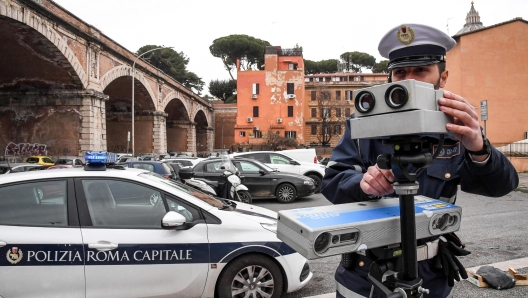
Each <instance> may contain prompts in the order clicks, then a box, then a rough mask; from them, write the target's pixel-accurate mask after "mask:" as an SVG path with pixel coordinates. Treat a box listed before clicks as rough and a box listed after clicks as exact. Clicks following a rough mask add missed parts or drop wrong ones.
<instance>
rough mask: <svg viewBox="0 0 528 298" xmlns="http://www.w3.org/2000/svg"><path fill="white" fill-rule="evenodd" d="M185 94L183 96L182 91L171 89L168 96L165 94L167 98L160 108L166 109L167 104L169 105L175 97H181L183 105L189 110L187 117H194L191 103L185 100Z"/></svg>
mask: <svg viewBox="0 0 528 298" xmlns="http://www.w3.org/2000/svg"><path fill="white" fill-rule="evenodd" d="M182 97H183V96H181V93H180V92H178V91H171V92H170V93H169V94H167V96H165V98H164V99H163V100H162V106H161V107H160V110H161V111H165V109H166V108H167V106H168V105H169V103H170V102H171V101H172V100H173V99H179V100H180V101H181V103H182V104H183V106H184V107H185V110H186V111H187V118H188V119H192V117H191V107H190V104H189V101H188V100H185V99H183V98H182Z"/></svg>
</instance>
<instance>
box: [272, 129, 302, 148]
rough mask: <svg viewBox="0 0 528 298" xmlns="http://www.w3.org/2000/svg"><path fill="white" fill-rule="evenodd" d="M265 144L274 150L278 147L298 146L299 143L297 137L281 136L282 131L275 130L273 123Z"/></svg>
mask: <svg viewBox="0 0 528 298" xmlns="http://www.w3.org/2000/svg"><path fill="white" fill-rule="evenodd" d="M264 144H265V145H266V146H268V148H269V149H270V150H272V151H275V150H277V149H284V148H291V147H297V146H298V145H299V144H298V142H297V139H293V138H287V137H285V136H281V135H280V132H279V131H278V130H274V129H273V126H271V125H270V127H269V129H268V138H267V140H266V142H265V143H264Z"/></svg>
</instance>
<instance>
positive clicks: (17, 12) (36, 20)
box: [0, 1, 88, 89]
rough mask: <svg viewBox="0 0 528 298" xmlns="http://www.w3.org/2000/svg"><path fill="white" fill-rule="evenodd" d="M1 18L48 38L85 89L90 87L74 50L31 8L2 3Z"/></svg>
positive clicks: (0, 3) (0, 7)
mask: <svg viewBox="0 0 528 298" xmlns="http://www.w3.org/2000/svg"><path fill="white" fill-rule="evenodd" d="M0 16H4V17H6V18H9V19H12V20H14V21H17V22H20V23H23V24H25V25H27V26H29V27H31V28H33V29H35V30H36V31H38V32H39V33H40V34H42V35H43V36H44V37H46V38H47V39H48V40H49V41H50V42H51V43H52V44H53V45H54V46H55V47H56V48H57V49H58V50H59V51H60V52H61V53H62V55H64V57H65V58H66V60H67V61H68V62H69V63H70V65H71V67H72V69H73V70H74V71H75V73H76V75H77V77H78V78H79V81H80V82H81V83H82V86H83V89H85V88H86V87H87V86H88V75H87V74H86V72H85V71H84V69H83V67H82V65H81V63H80V62H79V60H78V59H77V57H76V56H75V54H74V52H73V50H72V49H71V48H70V47H69V46H68V43H67V42H66V41H64V39H63V38H62V37H61V35H60V34H59V33H57V31H56V30H55V29H53V28H52V27H51V25H50V22H49V21H48V20H47V19H45V18H43V17H41V16H39V15H37V14H35V13H34V12H33V11H32V10H31V9H30V8H29V7H27V6H25V7H23V9H22V7H21V6H19V5H17V4H16V3H12V2H11V3H9V5H8V4H7V3H6V2H4V1H0Z"/></svg>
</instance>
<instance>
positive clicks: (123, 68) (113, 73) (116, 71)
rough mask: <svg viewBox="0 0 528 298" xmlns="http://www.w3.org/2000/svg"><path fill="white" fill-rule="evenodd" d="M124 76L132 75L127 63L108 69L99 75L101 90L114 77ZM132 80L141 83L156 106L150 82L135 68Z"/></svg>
mask: <svg viewBox="0 0 528 298" xmlns="http://www.w3.org/2000/svg"><path fill="white" fill-rule="evenodd" d="M125 76H128V77H132V67H130V66H127V65H120V66H117V67H114V68H112V69H111V70H110V71H108V72H107V73H105V74H104V75H103V76H102V77H101V90H105V89H106V87H107V86H108V85H110V83H112V82H113V81H114V80H115V79H117V78H120V77H125ZM134 80H138V81H139V82H141V83H142V84H143V86H144V87H145V89H146V90H147V92H148V94H149V96H150V99H151V100H152V104H153V105H154V106H156V96H155V95H154V92H153V91H152V88H150V84H149V83H148V81H147V79H146V78H145V75H143V73H141V72H138V71H137V69H136V75H135V77H134Z"/></svg>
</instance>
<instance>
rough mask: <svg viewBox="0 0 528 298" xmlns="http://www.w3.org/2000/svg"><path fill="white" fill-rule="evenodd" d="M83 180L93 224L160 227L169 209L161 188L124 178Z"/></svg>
mask: <svg viewBox="0 0 528 298" xmlns="http://www.w3.org/2000/svg"><path fill="white" fill-rule="evenodd" d="M82 184H83V190H84V194H85V197H86V201H87V204H88V210H89V212H90V218H91V219H92V225H93V226H94V227H111V228H151V229H154V228H159V229H161V225H160V222H161V219H162V218H163V216H165V214H166V210H165V206H164V204H163V199H162V197H161V193H160V192H159V191H157V190H154V189H152V188H148V187H145V186H143V185H139V184H135V183H131V182H125V181H114V180H83V181H82Z"/></svg>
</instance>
